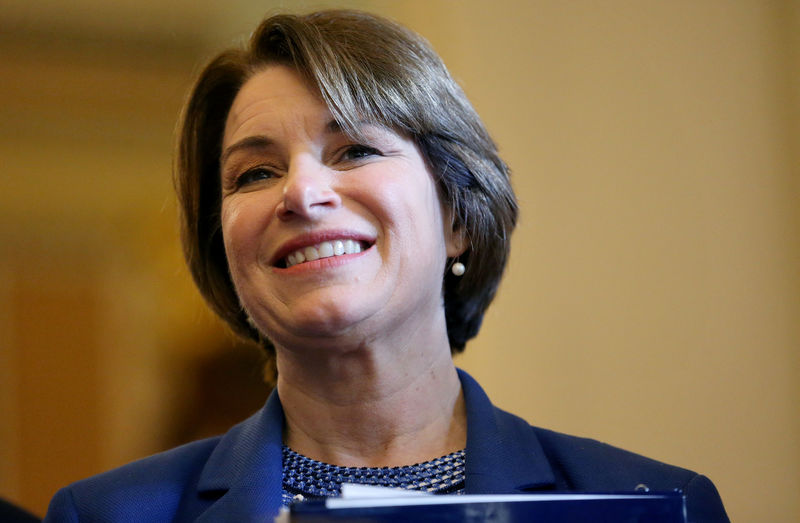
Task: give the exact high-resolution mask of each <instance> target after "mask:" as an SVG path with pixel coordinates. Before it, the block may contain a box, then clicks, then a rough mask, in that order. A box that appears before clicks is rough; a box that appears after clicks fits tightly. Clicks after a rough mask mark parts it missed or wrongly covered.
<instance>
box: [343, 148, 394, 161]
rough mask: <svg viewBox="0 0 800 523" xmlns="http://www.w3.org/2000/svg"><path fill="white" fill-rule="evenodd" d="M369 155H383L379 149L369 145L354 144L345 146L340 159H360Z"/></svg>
mask: <svg viewBox="0 0 800 523" xmlns="http://www.w3.org/2000/svg"><path fill="white" fill-rule="evenodd" d="M370 156H383V155H382V154H381V152H380V151H379V150H377V149H376V148H374V147H370V146H369V145H362V144H355V145H349V146H347V147H346V148H345V149H344V151H343V152H342V156H341V158H340V159H341V161H345V162H346V161H352V160H361V159H363V158H369V157H370Z"/></svg>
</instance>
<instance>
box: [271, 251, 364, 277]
mask: <svg viewBox="0 0 800 523" xmlns="http://www.w3.org/2000/svg"><path fill="white" fill-rule="evenodd" d="M371 249H372V247H370V248H369V249H367V250H365V251H361V252H357V253H355V254H342V255H341V256H329V257H327V258H320V259H318V260H314V261H310V262H303V263H298V264H297V265H292V266H291V267H286V268H283V267H275V268H274V270H275V271H276V272H279V273H280V274H286V275H289V274H303V273H306V272H309V271H312V272H317V271H320V270H324V269H331V268H334V267H340V266H342V265H345V264H347V263H350V262H351V261H353V260H356V259H358V258H360V257H361V256H363V255H365V254H366V253H368V252H369V251H370V250H371Z"/></svg>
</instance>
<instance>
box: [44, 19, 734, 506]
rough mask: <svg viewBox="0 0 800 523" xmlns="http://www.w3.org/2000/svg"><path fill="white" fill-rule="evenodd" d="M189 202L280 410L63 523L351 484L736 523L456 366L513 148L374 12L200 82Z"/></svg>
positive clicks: (231, 316) (471, 328)
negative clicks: (568, 495) (587, 501)
mask: <svg viewBox="0 0 800 523" xmlns="http://www.w3.org/2000/svg"><path fill="white" fill-rule="evenodd" d="M177 188H178V193H179V196H180V201H181V208H182V211H183V218H184V222H183V232H184V246H185V254H186V258H187V260H188V263H189V266H190V268H191V271H192V274H193V276H194V278H195V281H196V282H197V284H198V286H199V288H200V290H201V291H202V293H203V295H204V296H205V297H206V299H207V300H208V301H209V303H210V304H211V306H212V307H213V308H214V309H215V311H216V312H217V313H218V314H219V315H220V316H221V317H222V318H224V319H225V320H226V321H227V322H228V323H229V324H230V325H231V327H232V328H233V329H234V330H235V331H236V332H238V333H239V334H241V335H243V336H245V337H248V338H251V339H255V340H258V341H259V342H260V343H261V344H262V345H263V346H264V347H265V350H266V351H267V352H268V354H269V355H271V356H272V365H273V369H274V370H275V372H277V374H276V376H277V379H276V382H277V386H276V391H275V392H273V394H272V395H271V397H270V399H269V400H268V402H267V404H266V406H265V407H264V409H262V411H260V412H259V413H257V414H256V415H254V416H253V417H251V418H250V419H248V420H246V421H245V422H243V423H241V424H240V425H238V426H237V427H234V428H233V429H232V430H231V431H229V432H228V433H227V434H226V435H224V436H222V437H220V438H212V439H209V440H204V441H199V442H195V443H192V444H189V445H186V446H183V447H180V448H177V449H174V450H172V451H168V452H166V453H163V454H159V455H156V456H152V457H150V458H147V459H145V460H142V461H139V462H136V463H133V464H130V465H127V466H125V467H122V468H121V469H118V470H114V471H111V472H107V473H105V474H102V475H100V476H97V477H95V478H90V479H88V480H84V481H82V482H78V483H76V484H74V485H72V486H70V487H67V488H65V489H62V490H61V491H59V493H58V494H57V495H56V496H55V498H54V500H53V502H52V503H51V506H50V511H49V513H48V516H47V519H48V520H51V521H61V520H64V521H66V520H70V521H72V520H79V519H84V518H88V519H98V520H112V521H117V520H136V521H144V520H152V521H162V520H170V519H175V520H194V519H199V520H206V521H223V520H230V521H241V520H250V519H256V518H264V517H267V518H268V517H271V516H274V515H275V514H276V513H277V512H278V510H279V508H280V507H281V506H282V505H286V504H288V503H289V502H290V501H291V500H292V499H298V500H299V499H304V498H307V497H319V496H327V495H335V494H336V493H337V492H338V489H339V486H340V481H341V480H344V481H351V482H369V483H375V484H384V485H399V486H403V487H405V488H415V489H422V490H428V491H431V492H435V493H462V492H465V493H514V492H537V491H547V490H571V491H629V490H634V489H636V488H644V487H642V485H645V486H646V488H650V489H653V490H671V489H674V488H680V489H682V490H683V491H684V492H685V493H686V495H687V500H688V501H687V503H688V510H689V515H690V521H726V520H727V518H726V516H725V512H724V509H723V507H722V504H721V501H720V499H719V496H718V494H717V492H716V490H715V488H714V486H713V485H712V484H711V482H710V481H709V480H708V479H706V478H704V477H703V476H699V475H697V474H695V473H693V472H690V471H687V470H684V469H679V468H676V467H671V466H668V465H664V464H661V463H657V462H654V461H651V460H648V459H646V458H643V457H640V456H636V455H634V454H631V453H627V452H625V451H622V450H619V449H615V448H613V447H609V446H607V445H604V444H601V443H598V442H595V441H592V440H585V439H579V438H574V437H570V436H565V435H561V434H557V433H553V432H550V431H546V430H543V429H539V428H535V427H531V426H529V425H528V424H527V423H526V422H524V421H522V420H521V419H519V418H517V417H515V416H513V415H511V414H508V413H505V412H503V411H501V410H499V409H497V408H495V407H493V406H492V404H491V403H490V402H489V400H488V398H487V397H486V396H485V394H484V393H483V391H482V390H481V389H480V387H479V386H478V384H477V383H476V382H475V381H474V380H472V379H471V378H470V377H469V376H468V375H466V374H465V373H463V372H462V371H458V370H456V368H455V367H454V365H453V361H452V357H451V355H452V353H454V352H459V351H461V350H463V349H464V346H465V344H466V342H467V341H468V340H469V339H470V338H472V337H473V336H475V334H476V333H477V331H478V329H479V327H480V323H481V318H482V316H483V313H484V311H485V309H486V307H487V306H488V304H489V303H490V302H491V300H492V298H493V297H494V294H495V291H496V289H497V285H498V282H499V279H500V277H501V274H502V272H503V269H504V266H505V263H506V259H507V256H508V249H509V238H510V235H511V232H512V230H513V227H514V224H515V221H516V214H517V208H516V202H515V198H514V195H513V192H512V190H511V187H510V184H509V178H508V171H507V168H506V166H505V164H504V163H503V161H502V160H501V159H500V158H499V156H498V155H497V151H496V148H495V146H494V144H493V142H492V140H491V138H490V137H489V135H488V134H487V132H486V130H485V129H484V127H483V125H482V123H481V121H480V119H479V118H478V116H477V115H476V114H475V112H474V110H473V109H472V107H471V106H470V104H469V102H468V101H467V100H466V98H465V96H464V94H463V93H462V91H461V90H460V89H459V87H458V86H457V85H456V84H455V82H454V81H453V80H452V79H451V78H450V76H449V74H448V73H447V70H446V69H445V67H444V65H443V64H442V63H441V61H440V59H439V58H438V56H437V55H436V54H435V53H434V52H433V51H432V50H431V49H430V47H429V46H428V44H427V43H426V42H425V41H424V40H422V39H421V38H420V37H419V36H417V35H415V34H413V33H411V32H410V31H408V30H406V29H404V28H402V27H400V26H398V25H396V24H394V23H391V22H389V21H386V20H384V19H381V18H379V17H376V16H374V15H369V14H365V13H359V12H352V11H328V12H320V13H315V14H311V15H308V16H288V15H281V16H275V17H272V18H269V19H267V20H265V21H264V22H263V23H262V24H261V26H260V27H259V28H258V29H257V30H256V32H255V33H254V35H253V37H252V39H251V41H250V44H249V46H248V48H247V49H245V50H231V51H228V52H225V53H223V54H222V55H220V56H219V57H217V58H216V59H215V60H214V61H212V62H211V64H210V65H209V66H208V67H207V68H206V69H205V70H204V71H203V73H202V74H201V75H200V78H199V80H198V82H197V84H196V86H195V88H194V90H193V92H192V95H191V97H190V99H189V102H188V105H187V108H186V111H185V114H184V121H183V127H182V134H181V140H180V148H179V151H178V162H177ZM353 467H359V468H358V469H356V468H353ZM386 467H389V468H388V469H387V468H386Z"/></svg>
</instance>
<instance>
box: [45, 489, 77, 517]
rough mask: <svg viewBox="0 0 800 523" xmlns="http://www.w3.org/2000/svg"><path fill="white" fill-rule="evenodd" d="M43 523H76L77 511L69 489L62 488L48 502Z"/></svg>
mask: <svg viewBox="0 0 800 523" xmlns="http://www.w3.org/2000/svg"><path fill="white" fill-rule="evenodd" d="M42 521H43V523H78V511H77V510H76V509H75V501H74V500H73V499H72V492H71V491H70V490H69V487H65V488H62V489H61V490H59V491H58V492H56V495H55V496H53V499H52V500H51V501H50V506H49V507H48V509H47V514H45V516H44V520H42Z"/></svg>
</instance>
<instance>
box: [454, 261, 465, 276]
mask: <svg viewBox="0 0 800 523" xmlns="http://www.w3.org/2000/svg"><path fill="white" fill-rule="evenodd" d="M450 270H451V271H452V272H453V274H454V275H456V276H461V275H462V274H464V271H466V270H467V268H466V267H464V264H463V263H461V262H455V263H454V264H453V266H452V267H450Z"/></svg>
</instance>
